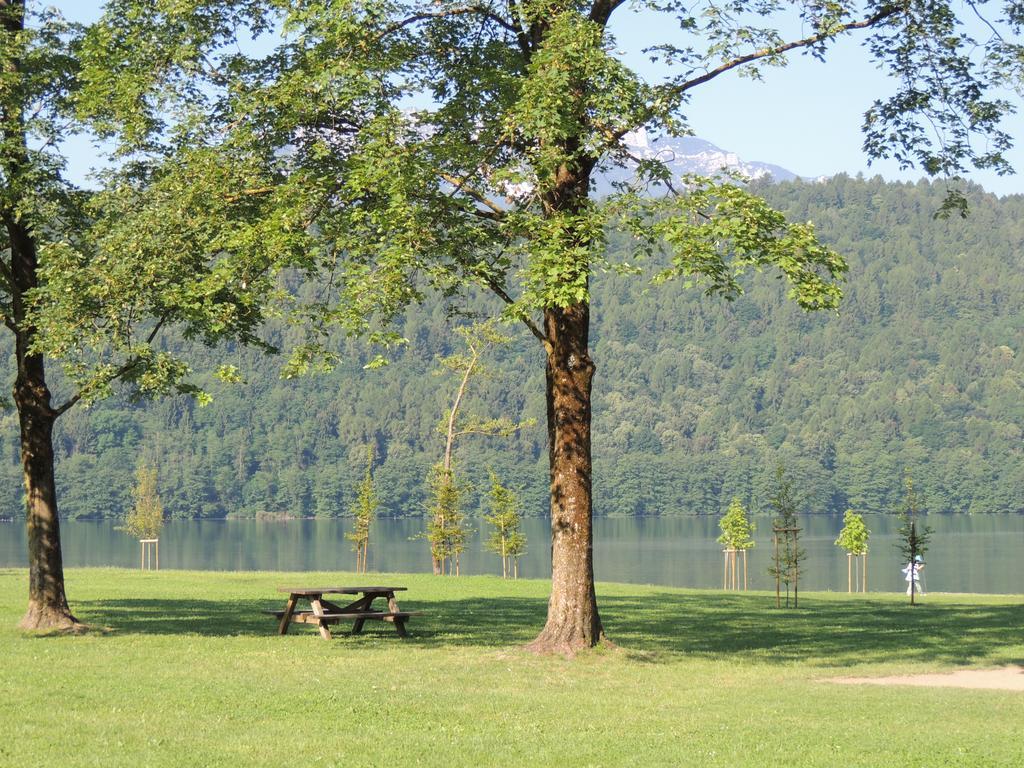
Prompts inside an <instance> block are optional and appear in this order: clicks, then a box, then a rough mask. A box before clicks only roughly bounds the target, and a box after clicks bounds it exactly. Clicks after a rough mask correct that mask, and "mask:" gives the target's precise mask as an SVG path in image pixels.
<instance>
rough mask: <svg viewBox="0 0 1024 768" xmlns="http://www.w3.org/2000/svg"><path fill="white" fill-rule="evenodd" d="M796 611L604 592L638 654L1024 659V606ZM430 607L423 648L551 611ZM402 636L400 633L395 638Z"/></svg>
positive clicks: (237, 605) (351, 641) (510, 635)
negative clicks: (1022, 635) (1022, 630)
mask: <svg viewBox="0 0 1024 768" xmlns="http://www.w3.org/2000/svg"><path fill="white" fill-rule="evenodd" d="M268 602H269V601H267V600H265V599H263V600H222V601H218V600H185V599H124V600H113V599H112V600H99V601H91V602H83V603H78V604H76V612H78V613H79V614H80V617H81V618H82V619H83V620H84V621H86V622H88V623H89V624H91V625H92V626H93V627H105V628H109V630H110V631H112V632H114V633H118V634H147V635H184V634H195V635H204V636H211V637H225V636H251V637H261V636H262V637H271V636H274V635H275V634H276V632H277V623H276V619H275V618H274V617H273V616H269V615H266V614H263V613H261V611H262V610H264V609H266V608H268V607H269V605H268ZM801 605H802V607H801V608H800V609H799V610H793V609H789V610H787V609H782V610H777V609H775V608H774V607H772V601H771V599H770V598H768V597H766V596H764V595H752V596H747V595H727V594H721V593H715V592H707V593H703V594H693V593H675V592H663V593H653V594H652V593H646V594H643V595H637V596H621V595H619V596H602V597H601V598H600V607H601V615H602V619H603V620H604V624H605V630H606V632H607V634H608V636H609V638H610V639H611V640H612V641H613V642H615V643H616V644H617V645H618V646H619V647H620V648H622V649H623V650H625V651H626V652H627V653H631V654H633V657H634V658H636V659H637V660H638V661H647V662H658V661H662V660H668V659H670V658H671V657H673V656H676V655H679V654H683V655H698V656H702V657H706V658H728V657H730V656H742V657H744V658H748V659H753V660H758V661H763V662H767V663H790V662H796V661H799V662H801V663H804V664H810V665H816V666H823V667H824V666H830V667H835V666H852V665H855V664H862V663H865V662H869V663H885V662H901V663H910V662H928V663H942V664H953V665H957V664H971V663H978V662H981V661H985V662H990V663H1009V662H1012V661H1020V660H1021V659H1022V658H1024V641H1022V639H1021V627H1022V625H1024V605H977V604H970V603H947V602H941V603H925V604H924V605H920V606H918V607H916V608H911V607H910V606H907V605H902V604H899V603H893V602H892V601H891V600H872V599H871V598H863V599H857V600H842V599H832V600H815V599H813V598H811V599H807V598H804V600H803V601H802V603H801ZM402 608H403V609H404V610H412V611H423V613H422V614H421V615H417V616H413V617H412V618H411V619H410V621H409V624H408V630H409V633H410V637H409V638H408V639H407V640H406V641H404V642H406V643H408V644H409V645H411V646H417V647H428V648H432V647H480V648H510V647H517V646H522V645H524V644H526V643H527V642H529V641H530V640H532V639H533V638H534V637H536V635H537V633H538V632H539V631H540V630H541V628H542V627H543V625H544V620H545V617H546V614H547V600H546V599H545V598H540V597H538V598H523V597H502V598H479V597H467V598H464V599H459V600H436V601H420V602H415V601H411V600H409V601H406V600H403V601H402ZM350 628H351V625H350V624H348V623H347V622H346V623H342V624H337V625H334V626H333V627H332V633H333V634H334V635H335V637H336V638H337V640H338V641H339V642H344V643H345V644H346V647H351V648H359V647H361V646H362V645H363V643H362V642H361V640H362V639H363V638H370V639H372V640H374V641H376V640H379V639H380V638H381V636H382V635H386V636H390V637H395V631H394V628H393V627H392V626H391V625H389V624H383V623H381V622H375V621H371V622H367V623H366V626H365V628H364V632H363V635H362V636H361V637H351V636H350V634H349V633H350ZM289 634H294V635H300V636H301V635H308V636H309V637H310V638H311V639H312V638H317V631H316V628H315V626H313V625H308V624H298V625H292V628H291V629H290V630H289ZM395 640H396V642H398V638H397V637H395Z"/></svg>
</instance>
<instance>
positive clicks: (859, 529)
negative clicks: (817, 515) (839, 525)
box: [835, 509, 871, 592]
mask: <svg viewBox="0 0 1024 768" xmlns="http://www.w3.org/2000/svg"><path fill="white" fill-rule="evenodd" d="M870 536H871V531H869V530H868V527H867V526H866V525H865V524H864V517H863V516H862V515H859V514H857V513H856V512H854V511H853V510H852V509H848V510H846V512H844V513H843V529H842V530H841V531H840V532H839V537H838V538H837V539H836V540H835V545H836V546H837V547H842V548H843V549H845V550H846V555H847V571H848V573H847V582H848V584H847V589H848V590H851V591H852V588H853V575H852V566H853V558H854V557H860V558H862V560H861V561H860V563H859V565H860V567H861V568H863V569H864V570H863V573H862V577H863V578H862V582H861V583H862V589H863V590H864V591H865V592H866V591H867V583H868V577H867V562H868V557H867V556H868V538H869V537H870Z"/></svg>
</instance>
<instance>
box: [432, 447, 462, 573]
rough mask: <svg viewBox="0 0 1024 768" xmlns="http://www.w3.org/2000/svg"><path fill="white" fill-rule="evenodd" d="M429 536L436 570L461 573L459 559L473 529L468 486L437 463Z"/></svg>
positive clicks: (434, 471) (435, 466) (434, 474)
mask: <svg viewBox="0 0 1024 768" xmlns="http://www.w3.org/2000/svg"><path fill="white" fill-rule="evenodd" d="M429 488H430V497H429V500H428V504H429V506H428V508H427V511H428V513H429V518H428V520H427V531H426V534H425V535H426V538H427V541H428V542H430V555H431V558H432V559H433V561H434V563H435V566H436V567H437V569H438V570H437V571H436V573H439V574H444V573H445V572H446V571H447V573H448V575H449V576H450V575H453V574H454V575H455V576H458V575H459V574H460V569H459V559H460V555H461V554H462V553H463V552H464V551H465V549H466V538H467V537H468V536H469V529H468V528H467V527H466V514H465V511H464V499H465V496H466V490H467V489H466V486H465V484H464V483H460V482H459V481H458V479H457V478H456V476H455V473H454V472H453V471H452V470H450V469H445V467H444V465H443V464H440V463H439V464H435V465H434V468H433V470H432V471H431V474H430V476H429Z"/></svg>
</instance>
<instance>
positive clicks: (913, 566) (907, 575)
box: [903, 555, 924, 597]
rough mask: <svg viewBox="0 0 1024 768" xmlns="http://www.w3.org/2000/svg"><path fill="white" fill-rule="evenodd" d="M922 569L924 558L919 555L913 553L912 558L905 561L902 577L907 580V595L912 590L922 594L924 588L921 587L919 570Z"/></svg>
mask: <svg viewBox="0 0 1024 768" xmlns="http://www.w3.org/2000/svg"><path fill="white" fill-rule="evenodd" d="M923 570H924V560H922V559H921V556H920V555H915V556H914V559H913V560H912V561H911V562H909V563H907V565H906V567H905V568H904V569H903V578H904V579H905V580H906V582H907V596H908V597H909V596H910V594H911V593H912V592H916V593H917V594H919V595H923V594H924V590H923V589H922V588H921V571H923Z"/></svg>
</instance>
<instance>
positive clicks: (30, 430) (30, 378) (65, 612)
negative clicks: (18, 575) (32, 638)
mask: <svg viewBox="0 0 1024 768" xmlns="http://www.w3.org/2000/svg"><path fill="white" fill-rule="evenodd" d="M18 346H19V348H20V347H21V346H22V344H21V342H20V340H19V344H18ZM21 353H22V350H21V349H19V355H18V356H19V361H18V362H19V365H18V378H17V381H16V383H15V385H14V400H15V403H16V404H17V407H18V418H19V421H20V423H21V463H22V469H23V472H24V477H25V500H26V513H27V517H28V561H29V571H28V574H29V587H28V610H27V611H26V613H25V616H24V617H23V618H22V620H21V623H20V624H19V626H20V627H21V628H22V629H72V628H74V627H75V626H76V625H77V624H78V622H77V620H76V619H75V617H74V616H72V615H71V609H70V608H69V607H68V600H67V597H66V596H65V594H64V564H63V559H62V555H61V546H60V522H59V520H58V518H57V492H56V486H55V483H54V474H53V423H54V420H55V414H54V412H53V410H52V409H51V408H50V393H49V390H48V389H47V387H46V379H45V375H44V368H43V360H42V358H41V357H40V356H39V355H26V356H25V358H24V360H22V359H21V357H22V355H21ZM23 372H24V373H23Z"/></svg>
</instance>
